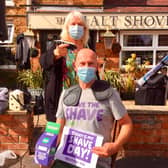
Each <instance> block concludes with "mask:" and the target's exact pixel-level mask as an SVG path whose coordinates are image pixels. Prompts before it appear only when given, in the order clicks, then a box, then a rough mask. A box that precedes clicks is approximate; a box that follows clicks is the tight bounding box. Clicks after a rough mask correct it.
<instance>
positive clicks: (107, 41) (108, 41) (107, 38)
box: [103, 29, 115, 49]
mask: <svg viewBox="0 0 168 168" xmlns="http://www.w3.org/2000/svg"><path fill="white" fill-rule="evenodd" d="M103 37H104V46H105V49H111V48H112V40H113V38H114V37H115V34H113V33H112V32H111V31H110V30H108V29H107V30H106V32H105V33H104V34H103Z"/></svg>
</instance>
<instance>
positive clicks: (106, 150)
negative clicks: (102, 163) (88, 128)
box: [92, 142, 119, 157]
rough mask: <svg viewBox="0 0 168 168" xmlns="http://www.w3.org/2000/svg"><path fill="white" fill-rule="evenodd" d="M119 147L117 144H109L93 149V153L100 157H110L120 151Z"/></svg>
mask: <svg viewBox="0 0 168 168" xmlns="http://www.w3.org/2000/svg"><path fill="white" fill-rule="evenodd" d="M118 150H119V149H118V146H117V145H116V144H115V143H112V142H107V143H104V144H103V146H101V147H93V149H92V152H93V153H95V154H97V155H99V156H100V157H109V156H111V155H113V154H115V153H116V152H117V151H118Z"/></svg>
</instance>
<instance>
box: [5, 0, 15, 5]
mask: <svg viewBox="0 0 168 168" xmlns="http://www.w3.org/2000/svg"><path fill="white" fill-rule="evenodd" d="M5 4H6V6H14V5H15V4H14V1H13V0H5Z"/></svg>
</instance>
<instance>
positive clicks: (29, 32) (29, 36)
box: [24, 28, 35, 48]
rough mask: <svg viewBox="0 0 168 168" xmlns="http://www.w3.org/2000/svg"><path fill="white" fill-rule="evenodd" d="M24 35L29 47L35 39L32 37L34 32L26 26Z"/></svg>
mask: <svg viewBox="0 0 168 168" xmlns="http://www.w3.org/2000/svg"><path fill="white" fill-rule="evenodd" d="M24 36H25V38H26V39H27V41H28V44H29V47H30V48H32V47H34V42H35V39H34V33H33V31H32V30H30V29H29V28H28V29H27V30H26V31H25V32H24Z"/></svg>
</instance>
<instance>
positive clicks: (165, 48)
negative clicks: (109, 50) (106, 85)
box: [119, 30, 168, 68]
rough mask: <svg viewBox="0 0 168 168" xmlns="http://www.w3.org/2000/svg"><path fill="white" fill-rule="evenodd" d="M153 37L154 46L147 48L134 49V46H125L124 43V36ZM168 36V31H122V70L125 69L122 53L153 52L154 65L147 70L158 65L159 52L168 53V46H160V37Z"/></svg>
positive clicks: (120, 63)
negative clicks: (157, 56)
mask: <svg viewBox="0 0 168 168" xmlns="http://www.w3.org/2000/svg"><path fill="white" fill-rule="evenodd" d="M142 34H144V35H152V46H147V47H144V46H142V47H140V46H138V47H133V46H131V47H130V46H129V47H127V46H123V43H124V35H142ZM162 34H166V35H168V31H160V30H158V31H151V30H146V31H138V30H137V31H121V32H120V44H121V47H122V51H121V52H120V62H119V66H120V68H124V67H125V65H122V53H123V51H135V50H136V51H144V50H145V51H153V65H149V66H147V68H152V67H153V66H155V65H156V63H157V62H156V53H157V51H168V46H158V39H159V35H162Z"/></svg>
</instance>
